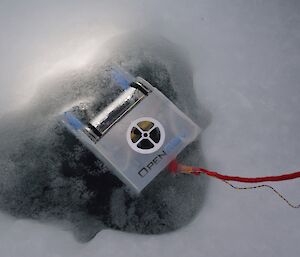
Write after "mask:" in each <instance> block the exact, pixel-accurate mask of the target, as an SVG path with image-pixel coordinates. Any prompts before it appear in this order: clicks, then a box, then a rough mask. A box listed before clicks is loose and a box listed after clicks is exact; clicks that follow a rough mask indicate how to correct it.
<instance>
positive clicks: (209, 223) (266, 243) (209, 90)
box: [0, 0, 300, 257]
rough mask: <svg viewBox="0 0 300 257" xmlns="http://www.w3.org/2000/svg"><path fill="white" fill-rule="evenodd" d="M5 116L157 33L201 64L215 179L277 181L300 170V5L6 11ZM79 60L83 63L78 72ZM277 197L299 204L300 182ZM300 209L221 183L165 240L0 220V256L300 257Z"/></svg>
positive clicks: (4, 6)
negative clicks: (55, 81) (41, 90)
mask: <svg viewBox="0 0 300 257" xmlns="http://www.w3.org/2000/svg"><path fill="white" fill-rule="evenodd" d="M0 26H1V30H0V31H1V36H0V37H1V40H0V53H1V60H0V90H1V94H0V103H1V108H2V110H1V112H0V115H1V114H3V113H4V112H6V111H8V110H11V109H13V108H15V107H16V106H18V105H20V104H21V103H26V101H27V100H28V99H29V98H30V97H31V96H32V95H33V93H34V91H35V89H36V88H35V87H34V86H33V85H38V82H39V80H41V79H42V77H43V76H46V75H47V76H48V75H49V74H50V75H51V74H54V73H57V72H61V71H62V70H63V69H68V68H71V67H75V68H76V67H81V66H82V65H84V64H85V63H86V62H88V61H89V58H90V57H91V56H92V55H93V52H94V51H95V50H96V48H97V46H98V45H99V44H100V43H102V42H104V41H105V40H107V39H109V38H110V37H111V36H112V35H114V34H117V33H120V32H123V31H126V30H128V29H133V28H141V27H147V28H148V29H152V30H154V31H156V32H159V33H161V34H162V35H164V36H166V37H167V38H169V39H170V40H171V41H173V42H175V43H177V44H180V45H182V46H183V47H184V48H185V49H186V51H187V53H188V54H189V55H190V56H191V57H192V62H193V66H194V69H195V76H194V83H195V85H196V88H197V96H198V99H199V102H201V104H202V105H203V106H205V108H207V109H208V110H209V112H210V116H211V118H210V120H211V121H210V125H209V127H208V128H207V129H206V130H205V131H204V132H203V134H202V147H203V152H204V156H203V157H204V159H205V161H206V163H207V164H208V167H209V168H211V169H216V170H220V171H225V170H226V171H227V172H228V173H231V174H235V175H249V176H250V175H251V176H256V175H262V174H266V175H270V174H274V175H275V174H279V173H280V172H282V171H286V170H292V171H293V170H297V169H299V167H300V159H299V153H300V145H299V140H300V133H299V125H300V119H299V111H300V101H299V100H300V84H299V83H300V70H299V67H300V55H299V46H300V3H299V2H298V1H296V0H295V1H292V0H288V1H283V0H282V1H279V0H274V1H234V0H230V1H229V0H228V1H221V0H220V1H217V0H215V1H209V0H205V1H184V2H183V1H169V0H167V1H164V2H161V1H151V2H150V1H118V2H115V1H107V2H105V1H102V2H98V1H90V2H88V3H83V2H76V1H72V2H63V3H61V1H57V2H55V1H51V3H50V2H47V3H42V2H41V1H40V2H34V1H26V2H24V3H23V2H22V3H17V2H15V3H14V2H12V1H3V0H1V1H0ZM79 60H80V61H79ZM276 187H277V188H278V189H279V190H281V192H282V193H284V194H285V195H286V196H287V197H288V198H289V199H290V200H291V201H293V202H298V201H299V200H300V199H299V192H300V187H299V181H297V180H295V181H290V182H284V183H281V184H280V185H279V184H278V185H276ZM299 225H300V222H299V210H294V209H291V208H289V207H287V206H286V205H285V203H284V202H282V201H281V200H280V199H278V198H277V197H276V196H275V195H273V194H271V193H270V192H269V191H267V190H266V191H264V190H257V191H247V192H239V191H234V190H231V189H230V188H228V187H227V186H226V185H223V184H222V183H221V182H218V181H214V180H212V181H211V184H210V187H209V192H208V193H207V195H206V199H205V204H204V206H203V208H202V209H201V211H200V212H199V214H198V216H197V217H196V218H195V220H193V221H192V222H191V223H190V224H189V225H187V226H185V227H184V228H182V229H180V230H177V231H175V232H172V233H169V234H164V235H159V236H157V235H155V236H154V235H153V236H141V235H135V234H129V233H122V232H117V231H112V230H105V231H102V232H100V233H99V234H98V235H97V236H96V237H95V238H94V239H93V240H91V241H90V242H88V243H85V244H82V243H78V242H77V241H76V240H75V239H74V238H73V236H72V234H71V233H70V232H69V231H66V230H62V229H61V227H60V226H57V225H51V224H42V223H40V222H37V221H32V220H20V219H18V220H16V219H14V218H12V217H10V216H8V215H6V214H1V215H0V256H5V257H6V256H13V257H16V256H30V257H33V256H262V255H263V256H283V255H284V256H299V252H300V246H299V245H298V242H299V239H300V232H299V230H298V229H299Z"/></svg>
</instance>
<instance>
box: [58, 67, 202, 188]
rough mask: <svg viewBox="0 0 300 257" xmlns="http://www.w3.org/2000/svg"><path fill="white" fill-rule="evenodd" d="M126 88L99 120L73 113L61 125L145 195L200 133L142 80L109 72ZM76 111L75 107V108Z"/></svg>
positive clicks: (186, 118)
mask: <svg viewBox="0 0 300 257" xmlns="http://www.w3.org/2000/svg"><path fill="white" fill-rule="evenodd" d="M111 74H112V78H113V79H114V81H115V82H116V84H117V85H118V86H119V87H120V88H121V89H122V90H121V91H122V92H121V93H120V94H119V96H118V97H117V98H116V99H115V100H114V101H113V102H112V103H110V104H109V105H108V106H106V107H105V108H104V109H103V110H101V111H100V112H99V113H98V114H97V115H96V116H95V117H93V118H92V119H90V120H88V121H87V122H86V123H85V122H82V121H81V120H80V119H79V118H78V117H76V113H75V112H72V110H70V111H67V112H65V113H64V114H63V116H62V121H63V123H64V124H65V125H66V127H67V128H68V130H69V131H70V132H72V133H73V134H74V135H75V136H76V137H77V138H78V139H79V140H80V141H81V142H82V143H83V144H84V145H85V146H86V147H87V148H88V149H89V150H90V151H91V152H93V153H94V155H95V156H96V157H97V158H99V159H100V160H101V161H102V162H104V163H105V164H106V165H107V166H108V167H109V168H110V170H112V171H113V172H114V174H115V175H116V176H118V177H119V178H120V180H122V181H123V182H124V183H125V184H126V185H128V186H129V187H130V188H131V189H133V190H134V191H135V192H137V193H139V192H141V191H142V190H143V189H144V188H145V187H146V186H147V185H148V184H149V183H150V182H151V181H152V180H153V179H154V178H155V177H156V176H157V175H158V174H159V173H160V172H161V171H162V170H163V169H164V168H166V166H167V165H168V164H169V163H170V162H171V161H172V160H174V159H175V158H176V156H177V155H178V154H179V153H180V152H181V151H182V150H183V149H184V148H185V147H186V146H187V145H188V144H190V143H191V142H193V141H194V140H195V139H196V138H197V136H198V135H199V133H200V128H199V127H198V125H196V124H195V123H194V122H193V121H192V120H191V119H190V118H189V117H188V116H187V115H185V114H184V113H183V112H182V111H181V110H179V108H178V107H177V106H176V105H174V104H173V103H172V102H171V101H170V100H169V99H168V98H167V97H166V96H165V95H163V94H162V93H161V92H160V91H159V90H158V89H157V88H155V87H153V86H152V85H151V84H150V83H149V82H147V81H146V80H144V79H143V78H141V77H136V78H134V77H133V76H131V75H130V74H128V73H126V72H124V71H122V70H120V69H112V70H111ZM75 109H76V108H75Z"/></svg>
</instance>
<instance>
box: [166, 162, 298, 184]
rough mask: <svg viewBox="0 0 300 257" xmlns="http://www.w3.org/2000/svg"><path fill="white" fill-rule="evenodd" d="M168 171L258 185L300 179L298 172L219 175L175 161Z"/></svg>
mask: <svg viewBox="0 0 300 257" xmlns="http://www.w3.org/2000/svg"><path fill="white" fill-rule="evenodd" d="M169 170H170V171H171V172H177V171H183V172H186V173H193V172H195V173H197V172H199V173H205V174H206V175H208V176H210V177H215V178H218V179H221V180H226V181H237V182H244V183H260V182H267V181H269V182H270V181H273V182H274V181H284V180H290V179H295V178H300V171H297V172H294V173H288V174H282V175H278V176H267V177H255V178H248V177H238V176H228V175H223V174H220V173H218V172H215V171H210V170H206V169H203V168H198V167H193V166H186V165H182V164H180V163H177V161H176V160H174V161H172V162H171V163H170V164H169Z"/></svg>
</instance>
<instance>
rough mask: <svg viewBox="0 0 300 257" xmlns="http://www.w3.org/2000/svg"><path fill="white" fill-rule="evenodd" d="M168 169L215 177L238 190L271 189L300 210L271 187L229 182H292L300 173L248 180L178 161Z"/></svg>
mask: <svg viewBox="0 0 300 257" xmlns="http://www.w3.org/2000/svg"><path fill="white" fill-rule="evenodd" d="M168 169H169V171H170V172H171V173H177V172H180V173H186V174H193V175H200V174H205V175H207V176H210V177H214V178H217V179H220V180H221V181H223V182H224V183H226V184H227V185H229V186H230V187H232V188H234V189H237V190H248V189H258V188H269V189H271V190H272V191H273V192H274V193H276V194H277V195H278V196H279V197H280V198H281V199H282V200H284V201H285V202H286V203H287V204H288V205H289V206H290V207H292V208H295V209H297V208H300V204H299V205H295V204H292V203H291V202H290V201H289V200H288V199H287V198H285V197H284V196H283V195H282V194H281V193H280V192H279V191H278V190H276V189H275V188H273V187H272V186H270V185H265V184H263V185H257V186H250V187H238V186H235V185H233V184H231V183H230V182H228V181H236V182H243V183H259V182H266V181H269V182H276V181H277V182H278V181H284V180H290V179H296V178H299V177H300V172H294V173H289V174H283V175H279V176H267V177H255V178H248V177H238V176H228V175H223V174H220V173H218V172H215V171H210V170H206V169H203V168H198V167H193V166H186V165H183V164H180V163H177V161H176V160H173V161H172V162H171V163H170V164H169V166H168Z"/></svg>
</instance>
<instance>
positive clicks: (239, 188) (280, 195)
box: [222, 180, 300, 209]
mask: <svg viewBox="0 0 300 257" xmlns="http://www.w3.org/2000/svg"><path fill="white" fill-rule="evenodd" d="M222 181H223V182H224V183H226V184H227V185H229V186H230V187H232V188H234V189H237V190H248V189H258V188H269V189H271V190H272V191H273V192H274V193H275V194H277V195H278V196H279V197H280V198H281V199H282V200H283V201H285V202H286V203H287V204H288V205H289V206H290V207H292V208H294V209H298V208H300V204H298V205H295V204H292V203H291V202H290V201H289V200H288V199H287V198H285V197H284V196H283V195H282V194H281V193H280V192H279V191H278V190H277V189H275V188H274V187H272V186H270V185H258V186H250V187H238V186H235V185H233V184H231V183H229V182H228V181H226V180H222Z"/></svg>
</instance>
